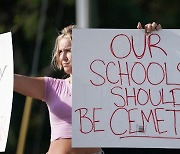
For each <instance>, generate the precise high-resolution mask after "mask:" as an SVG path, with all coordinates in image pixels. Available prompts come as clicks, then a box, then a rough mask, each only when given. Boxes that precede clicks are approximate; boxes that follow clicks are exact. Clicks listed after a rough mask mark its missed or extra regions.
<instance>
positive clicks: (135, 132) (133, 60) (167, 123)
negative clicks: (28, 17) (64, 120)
mask: <svg viewBox="0 0 180 154" xmlns="http://www.w3.org/2000/svg"><path fill="white" fill-rule="evenodd" d="M179 42H180V30H160V31H158V32H157V31H155V32H153V33H152V34H149V35H145V33H144V30H119V29H111V30H110V29H75V30H73V45H72V54H73V87H72V88H73V98H72V99H73V102H72V104H73V109H72V115H73V142H72V145H73V147H137V148H179V147H180V146H179V145H180V43H179Z"/></svg>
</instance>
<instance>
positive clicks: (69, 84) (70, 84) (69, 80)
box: [68, 78, 72, 97]
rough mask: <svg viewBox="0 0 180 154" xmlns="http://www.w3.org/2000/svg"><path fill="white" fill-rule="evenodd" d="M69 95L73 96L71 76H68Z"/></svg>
mask: <svg viewBox="0 0 180 154" xmlns="http://www.w3.org/2000/svg"><path fill="white" fill-rule="evenodd" d="M68 88H69V90H68V95H69V96H70V97H71V96H72V80H71V78H68Z"/></svg>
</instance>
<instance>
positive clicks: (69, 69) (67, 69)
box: [64, 67, 72, 74]
mask: <svg viewBox="0 0 180 154" xmlns="http://www.w3.org/2000/svg"><path fill="white" fill-rule="evenodd" d="M64 72H65V73H67V74H72V69H71V68H66V67H65V68H64Z"/></svg>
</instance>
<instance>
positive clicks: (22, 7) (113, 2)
mask: <svg viewBox="0 0 180 154" xmlns="http://www.w3.org/2000/svg"><path fill="white" fill-rule="evenodd" d="M179 6H180V1H179V0H148V1H147V0H51V1H50V0H49V1H48V0H0V33H5V32H8V31H11V32H12V38H13V51H14V53H13V54H14V72H15V73H18V74H24V75H36V76H54V77H59V78H63V77H64V73H63V72H57V71H56V72H55V71H53V70H52V68H51V67H50V61H51V52H52V50H53V47H54V42H55V38H56V36H57V35H58V32H59V31H60V30H61V29H62V28H63V27H65V26H67V25H69V24H77V25H78V26H79V27H82V28H119V29H136V25H137V23H138V21H140V22H141V23H142V24H143V25H144V24H146V23H148V22H153V21H156V22H157V23H160V24H161V25H162V27H163V28H164V29H166V28H168V29H169V28H172V29H178V28H179V27H180V20H179V16H180V9H179ZM30 102H31V101H30ZM25 104H27V99H26V97H24V96H22V95H20V94H17V93H14V98H13V106H12V114H11V122H10V129H9V136H8V141H7V148H6V152H5V153H6V154H15V153H17V154H22V153H24V154H45V153H46V152H47V150H48V147H49V141H50V125H49V115H48V110H47V107H46V105H45V103H44V102H42V101H37V100H32V104H31V103H30V105H29V107H25ZM27 108H28V109H27ZM26 109H27V111H26ZM24 110H25V111H26V113H27V112H29V113H30V114H29V120H28V115H27V117H26V119H25V122H27V123H28V127H27V134H26V132H25V134H26V137H25V140H24V142H23V143H24V145H25V146H24V147H22V145H23V144H21V145H19V135H20V132H21V131H22V129H21V123H22V119H23V117H24V114H23V111H24ZM28 121H29V122H28ZM18 146H20V148H22V151H23V152H17V151H18V150H17V149H18ZM104 151H105V153H107V154H113V153H123V154H126V153H127V154H130V153H139V154H141V153H142V154H144V153H146V154H161V153H167V154H169V153H170V154H175V153H180V150H175V149H174V150H172V149H134V148H129V149H128V148H113V149H112V148H104Z"/></svg>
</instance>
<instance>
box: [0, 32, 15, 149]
mask: <svg viewBox="0 0 180 154" xmlns="http://www.w3.org/2000/svg"><path fill="white" fill-rule="evenodd" d="M12 98H13V49H12V38H11V33H10V32H8V33H4V34H1V35H0V152H3V151H5V148H6V142H7V137H8V130H9V123H10V116H11V107H12Z"/></svg>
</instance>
